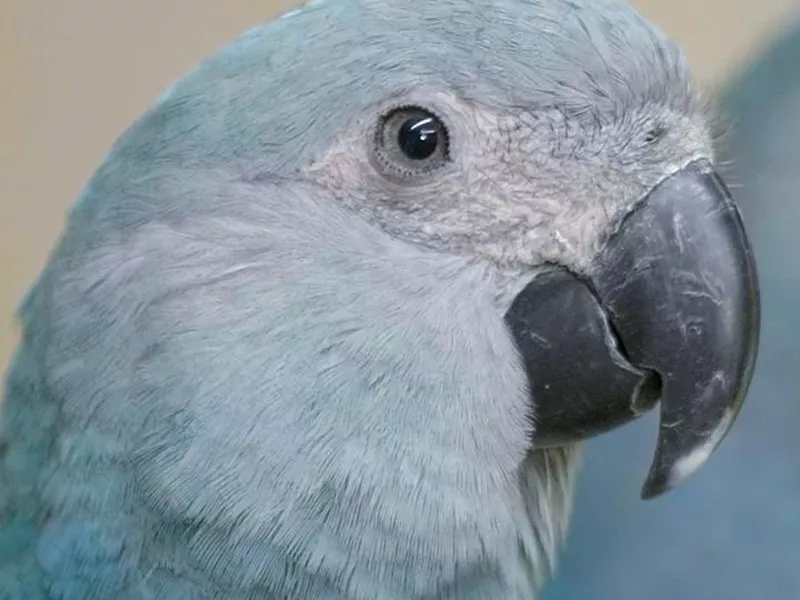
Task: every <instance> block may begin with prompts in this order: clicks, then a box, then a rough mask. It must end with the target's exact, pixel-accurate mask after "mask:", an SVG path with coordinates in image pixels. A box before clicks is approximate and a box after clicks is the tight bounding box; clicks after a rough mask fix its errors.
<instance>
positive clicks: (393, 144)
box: [375, 105, 450, 178]
mask: <svg viewBox="0 0 800 600" xmlns="http://www.w3.org/2000/svg"><path fill="white" fill-rule="evenodd" d="M375 156H376V158H377V162H378V165H379V166H380V167H381V169H382V170H384V171H387V173H388V174H390V175H394V176H400V177H403V178H408V177H414V176H420V175H424V174H428V173H431V172H433V171H435V170H437V169H439V168H441V167H442V166H444V165H445V164H446V163H447V162H448V161H449V159H450V136H449V132H448V129H447V126H446V125H445V124H444V122H443V121H442V119H440V118H439V116H438V115H436V114H435V113H434V112H433V111H431V110H429V109H427V108H423V107H420V106H414V105H406V106H400V107H396V108H394V109H392V110H391V111H389V112H388V113H386V114H385V115H384V116H382V117H381V119H380V121H379V123H378V126H377V129H376V133H375Z"/></svg>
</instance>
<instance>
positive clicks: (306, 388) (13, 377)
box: [0, 0, 760, 600]
mask: <svg viewBox="0 0 800 600" xmlns="http://www.w3.org/2000/svg"><path fill="white" fill-rule="evenodd" d="M710 113H711V109H710V107H709V102H708V100H707V98H705V96H704V95H703V93H702V91H701V90H700V89H699V86H698V85H697V84H696V83H695V82H694V80H693V77H692V71H691V68H690V65H689V63H688V60H687V59H686V57H685V55H684V53H683V51H682V50H681V48H680V47H679V45H678V44H677V43H676V42H674V41H673V40H672V39H671V38H669V37H668V36H667V35H666V34H664V33H662V32H661V30H660V29H659V28H658V27H657V26H655V25H654V24H652V23H651V22H650V21H648V20H647V19H646V18H645V17H643V16H642V15H641V14H640V13H639V12H638V11H636V10H635V9H634V8H633V7H631V6H630V5H629V4H627V3H625V2H622V1H620V0H491V1H490V0H458V1H456V0H413V1H412V0H380V1H379V0H315V1H311V2H308V3H307V4H305V5H302V6H300V7H298V8H296V9H294V10H292V11H290V12H287V13H284V14H283V15H282V16H280V17H278V18H275V19H273V20H271V21H269V22H267V23H264V24H262V25H259V26H257V27H255V28H253V29H251V30H249V31H246V32H244V33H242V34H241V35H240V36H239V37H238V38H237V39H235V40H233V41H231V42H230V43H228V44H227V45H225V46H223V47H222V48H220V49H219V50H218V51H217V52H216V53H214V54H212V55H210V56H208V57H207V58H205V59H204V60H202V61H201V62H200V63H199V64H198V65H197V66H196V67H195V68H194V70H192V71H190V72H189V73H188V74H186V75H185V76H183V77H181V78H180V79H178V80H177V81H176V82H174V83H173V84H172V85H171V86H170V87H169V88H168V89H167V90H166V91H165V92H164V93H163V94H162V95H160V96H159V97H158V98H156V99H155V100H154V102H153V103H152V105H151V106H150V107H148V108H147V109H146V110H145V111H144V113H143V114H142V115H141V116H140V117H139V118H138V119H137V120H136V121H135V122H134V123H133V124H132V125H131V126H130V127H129V128H128V129H127V130H125V131H124V132H123V133H122V134H121V135H120V137H119V138H118V139H117V140H116V141H115V142H114V143H113V144H112V146H111V148H110V150H109V151H108V154H107V155H106V157H105V158H104V159H103V160H102V161H101V163H100V165H99V166H98V167H97V170H96V171H95V172H94V173H93V174H92V176H91V177H90V179H89V180H88V182H87V183H86V184H85V187H84V189H83V190H82V191H81V192H80V194H79V197H78V199H77V200H76V202H75V204H74V205H73V207H72V208H71V210H70V211H69V214H68V216H67V221H66V224H65V226H64V230H63V232H62V233H61V236H60V238H59V240H58V241H57V243H56V244H55V248H54V249H53V250H52V253H51V255H50V257H49V259H48V261H47V263H46V265H45V266H44V268H43V270H42V271H41V273H40V274H39V276H38V278H37V279H36V281H35V282H34V283H33V285H32V287H31V289H30V291H29V292H28V293H27V295H26V296H25V297H24V298H23V300H22V302H21V305H20V309H19V322H20V331H21V335H20V341H19V345H18V348H17V350H16V352H15V355H14V357H13V359H12V363H11V366H10V367H9V370H8V372H7V374H6V384H5V386H6V387H5V398H6V399H5V402H4V406H3V413H2V426H1V427H0V438H1V441H0V445H1V446H2V451H1V452H0V454H2V458H0V598H2V599H3V600H9V599H12V600H18V599H23V598H24V599H25V600H37V599H58V600H95V599H98V600H100V599H103V600H105V599H119V600H145V599H153V600H155V599H159V600H166V599H169V600H182V599H192V600H211V599H220V600H222V599H224V600H253V599H256V598H257V599H260V600H263V599H265V598H266V599H300V600H302V599H314V600H367V599H370V600H373V599H381V600H383V599H386V600H391V599H400V598H402V599H415V600H434V599H441V600H448V599H451V600H454V599H459V600H472V599H480V598H491V599H493V600H516V599H520V600H531V599H532V598H535V597H536V595H537V594H539V593H540V590H541V589H542V588H543V586H544V585H545V583H546V582H547V581H548V579H550V578H552V576H553V574H554V573H555V570H556V568H557V564H558V556H559V553H560V552H561V550H562V548H563V546H564V544H565V539H566V535H567V532H568V530H569V521H570V517H571V511H572V497H573V494H574V491H575V487H576V483H577V478H578V473H579V471H580V463H581V454H582V452H581V448H582V445H583V443H584V442H585V441H586V440H588V439H590V438H592V437H595V436H597V435H601V434H605V433H608V432H610V431H612V430H614V429H617V428H619V427H621V426H623V425H625V424H627V423H630V422H632V421H634V420H636V419H638V418H639V417H641V416H642V415H644V414H646V413H648V412H650V411H652V410H654V409H655V408H656V407H658V414H659V415H660V422H659V430H658V435H657V440H656V444H655V450H654V455H653V457H652V462H651V467H650V471H649V473H648V474H647V477H646V479H645V482H644V485H643V487H642V492H641V496H642V497H643V498H645V499H647V498H654V497H657V496H659V495H661V494H664V493H666V492H667V491H668V490H670V489H672V488H674V487H676V486H678V485H679V484H680V483H681V482H683V481H684V480H686V479H687V478H688V477H690V476H691V475H692V474H693V473H695V472H696V471H697V470H698V469H699V468H700V467H701V465H703V464H704V463H705V462H706V461H707V460H708V459H709V457H710V456H711V455H712V453H714V451H715V449H716V448H717V447H718V446H719V444H720V442H721V441H722V440H723V438H724V437H725V436H726V434H727V432H728V431H729V430H730V428H731V426H732V425H733V423H734V420H735V418H736V416H737V414H738V412H739V410H740V408H741V406H742V404H743V402H744V400H745V398H746V396H747V391H748V387H749V383H750V380H751V378H752V373H753V368H754V365H755V360H756V356H757V350H758V337H759V329H760V292H759V284H758V276H757V271H756V263H755V258H754V255H753V251H752V248H751V246H750V242H749V241H748V235H747V232H746V230H745V228H744V226H743V224H742V220H741V217H740V215H739V212H738V209H737V207H736V204H735V201H734V199H733V197H732V195H731V192H730V191H729V188H728V187H727V185H726V183H725V181H724V180H723V178H722V177H721V175H720V174H719V170H718V169H717V168H716V167H715V163H716V157H715V152H714V146H713V128H712V126H711V122H712V116H711V114H710Z"/></svg>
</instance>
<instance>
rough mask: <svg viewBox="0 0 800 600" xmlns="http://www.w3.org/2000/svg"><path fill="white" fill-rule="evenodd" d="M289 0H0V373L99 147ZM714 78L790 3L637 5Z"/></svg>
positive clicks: (648, 0) (669, 0)
mask: <svg viewBox="0 0 800 600" xmlns="http://www.w3.org/2000/svg"><path fill="white" fill-rule="evenodd" d="M291 4H293V2H291V1H289V0H282V1H281V0H124V1H123V0H69V1H64V0H0V81H2V88H3V93H2V94H0V369H2V367H3V365H5V364H6V362H7V359H8V357H9V355H10V352H11V349H12V347H13V343H14V339H15V335H16V332H15V328H14V325H13V321H12V313H13V310H14V307H15V306H16V304H17V302H18V301H19V299H20V297H21V296H22V294H23V293H24V291H25V289H26V288H27V286H28V285H29V284H30V282H31V281H32V279H33V277H35V275H36V273H37V271H38V270H39V269H40V268H41V266H42V264H43V262H44V260H45V259H46V256H47V253H48V251H49V249H50V247H51V246H52V244H53V242H54V240H55V238H56V237H57V235H58V232H59V229H60V228H61V224H62V219H63V215H64V212H65V211H66V209H67V207H68V206H69V205H70V204H71V203H72V202H73V200H74V198H75V196H76V194H77V193H78V192H79V190H80V187H81V186H82V184H83V182H84V181H85V180H86V179H87V178H88V177H89V176H90V175H91V173H92V171H93V169H94V168H95V167H96V165H97V163H98V162H99V161H100V159H101V158H102V156H103V154H104V152H105V150H106V149H107V148H108V146H109V145H110V144H111V142H112V141H113V140H114V138H115V137H116V136H117V135H119V133H120V132H121V131H122V130H123V129H124V128H125V127H126V126H127V125H128V124H129V123H130V122H131V121H132V120H133V119H134V118H135V117H136V116H137V115H138V114H139V113H140V112H141V111H142V110H143V109H144V108H145V107H146V106H147V104H148V103H149V102H150V101H151V100H152V99H153V98H154V97H155V96H156V95H157V94H158V93H159V92H160V91H161V90H162V89H163V88H164V87H165V86H166V85H167V84H168V83H169V82H170V81H171V80H172V79H174V78H175V77H177V76H179V75H181V74H182V73H183V72H184V71H186V70H187V69H188V68H190V67H191V66H192V65H193V64H194V63H195V62H196V61H197V60H199V59H200V58H202V57H203V56H204V55H206V54H208V53H210V52H212V51H213V50H214V49H215V48H217V47H218V46H219V45H220V44H222V43H224V42H226V41H228V40H230V39H231V38H232V37H234V36H235V35H237V34H238V33H239V32H240V31H242V30H244V29H246V28H248V27H250V26H252V25H253V24H255V23H257V22H259V21H261V20H263V19H265V18H268V17H270V16H271V15H273V14H275V13H276V12H277V11H279V10H281V9H283V8H284V7H287V6H289V5H291ZM634 4H637V5H638V6H639V7H641V8H642V9H643V11H644V12H645V13H646V14H648V15H649V16H651V17H652V18H653V19H655V20H657V21H658V22H659V23H661V25H662V26H663V27H664V28H665V29H666V30H667V31H669V32H670V33H672V34H673V35H674V36H675V37H677V38H678V39H680V40H681V41H682V42H683V44H684V46H685V48H686V50H687V52H688V53H689V55H690V57H691V59H692V61H693V63H694V65H695V68H696V69H697V71H698V73H699V75H700V77H702V78H703V79H704V80H705V81H707V82H708V84H709V85H715V84H717V83H718V82H720V81H722V80H723V79H724V77H725V76H726V75H727V74H728V73H729V72H730V71H731V70H732V69H734V68H735V67H736V65H737V64H739V63H741V61H742V60H743V59H745V58H746V57H747V55H748V54H749V53H751V52H752V51H753V50H754V49H755V48H758V46H759V45H761V44H763V43H764V40H765V39H766V38H767V37H768V36H769V35H770V34H772V32H774V31H775V29H776V27H780V26H781V25H782V23H784V22H785V21H786V20H787V18H786V17H787V15H788V14H789V13H790V12H794V11H797V10H798V5H800V0H758V1H756V0H639V1H638V2H634Z"/></svg>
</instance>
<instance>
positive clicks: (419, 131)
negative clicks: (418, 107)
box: [397, 115, 439, 160]
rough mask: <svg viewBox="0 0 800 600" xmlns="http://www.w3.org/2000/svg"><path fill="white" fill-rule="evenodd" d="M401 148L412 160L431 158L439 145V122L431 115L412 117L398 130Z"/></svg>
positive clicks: (398, 140)
mask: <svg viewBox="0 0 800 600" xmlns="http://www.w3.org/2000/svg"><path fill="white" fill-rule="evenodd" d="M397 142H398V144H400V150H401V151H402V152H403V154H405V155H406V156H407V157H408V158H410V159H412V160H424V159H426V158H429V157H430V156H431V155H432V154H433V153H434V152H436V148H437V147H438V146H439V123H438V121H437V120H436V119H435V118H434V117H432V116H430V115H417V116H413V117H410V118H408V119H406V120H405V122H404V123H403V124H402V125H401V126H400V130H399V131H398V132H397Z"/></svg>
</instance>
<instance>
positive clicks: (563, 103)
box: [162, 0, 759, 497]
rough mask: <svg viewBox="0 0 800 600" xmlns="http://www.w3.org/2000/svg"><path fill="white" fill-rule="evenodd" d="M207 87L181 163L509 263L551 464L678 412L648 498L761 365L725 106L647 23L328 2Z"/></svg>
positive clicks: (660, 447) (723, 428) (725, 418)
mask: <svg viewBox="0 0 800 600" xmlns="http://www.w3.org/2000/svg"><path fill="white" fill-rule="evenodd" d="M298 45H300V46H302V50H298ZM201 72H203V73H204V74H205V76H204V77H194V78H191V77H190V78H188V79H187V80H185V81H184V82H182V83H179V84H178V85H177V86H176V87H175V88H174V89H173V90H172V91H171V93H170V94H169V95H168V96H167V98H166V99H165V100H164V104H165V105H166V106H167V107H171V109H172V110H173V111H176V112H179V113H180V112H181V111H188V110H189V107H191V108H193V109H195V110H197V109H198V108H200V109H202V110H203V111H205V112H206V113H207V117H208V118H207V119H206V121H205V122H204V123H197V122H196V121H194V120H193V121H191V125H192V129H186V130H184V131H181V134H182V135H183V136H184V139H183V140H179V141H178V143H176V137H175V131H172V130H170V131H169V135H170V136H171V138H170V140H169V143H165V144H164V147H165V149H166V150H165V151H166V152H183V153H187V152H188V153H195V154H197V152H196V150H194V149H192V150H188V151H187V148H186V146H185V145H186V144H193V143H197V144H199V143H201V141H202V143H203V144H205V145H206V146H205V147H204V149H203V153H202V154H203V156H205V158H207V159H208V158H211V157H212V156H213V155H215V154H218V155H220V156H222V157H224V158H226V159H227V158H229V157H230V156H236V157H237V158H238V159H240V160H241V162H242V164H243V165H247V167H243V169H245V170H247V169H249V170H250V171H251V172H252V173H253V175H254V176H255V177H257V176H258V174H259V173H261V172H267V173H270V174H273V175H274V174H275V173H278V174H282V175H285V176H298V175H299V176H301V177H303V178H305V179H308V180H310V181H313V182H315V183H318V184H320V185H322V186H324V187H325V188H326V189H329V190H333V193H334V195H335V196H336V198H337V200H338V201H339V202H340V203H341V204H342V205H343V206H345V207H346V208H347V209H350V210H352V211H354V212H355V213H357V214H358V215H360V216H361V217H363V218H364V219H366V220H367V221H368V222H369V223H371V224H372V225H373V226H375V227H378V228H381V229H382V230H384V231H385V232H387V233H388V234H389V235H391V236H392V237H394V238H395V239H398V240H401V241H403V242H406V243H408V244H411V245H414V246H416V247H420V248H424V249H425V250H426V251H432V252H437V253H441V254H442V255H446V256H450V255H462V256H469V257H472V258H474V260H475V261H477V262H485V263H488V264H491V265H493V266H494V267H495V268H496V270H497V272H498V273H499V274H501V275H500V276H499V277H498V284H497V294H498V302H499V303H500V305H501V306H502V307H503V309H504V310H505V311H506V312H505V320H506V323H507V325H508V327H509V329H510V331H511V332H512V334H513V337H514V339H515V341H516V343H517V346H518V348H519V352H520V358H521V360H522V361H523V363H524V366H525V370H526V372H527V374H528V378H529V385H530V388H531V397H532V406H531V414H532V418H533V420H534V423H535V428H534V434H533V445H534V447H539V448H546V447H552V446H559V445H564V444H569V443H572V442H576V441H580V440H583V439H586V438H588V437H591V436H593V435H596V434H599V433H602V432H605V431H608V430H610V429H613V428H614V427H617V426H619V425H622V424H624V423H627V422H628V421H631V420H633V419H635V418H636V417H638V416H640V415H642V414H644V413H645V412H647V411H648V410H650V409H652V408H654V407H655V406H656V405H657V404H660V411H661V425H660V430H659V438H658V442H657V447H656V453H655V458H654V460H653V463H652V466H651V469H650V473H649V476H648V479H647V481H646V484H645V487H644V489H643V496H644V497H653V496H656V495H658V494H660V493H662V492H664V491H666V490H667V489H670V488H671V487H673V486H674V485H676V484H677V483H679V482H680V481H682V480H683V479H684V478H686V477H687V476H688V475H690V474H691V473H693V472H694V471H695V470H696V469H697V468H698V467H699V466H700V465H701V464H702V463H704V462H705V460H706V459H707V458H708V457H709V455H710V454H711V452H712V451H713V450H714V449H715V448H716V446H717V445H718V444H719V442H720V441H721V440H722V438H723V437H724V435H725V434H726V432H727V431H728V430H729V428H730V427H731V425H732V423H733V421H734V419H735V417H736V415H737V413H738V411H739V409H740V407H741V404H742V402H743V399H744V397H745V394H746V392H747V388H748V385H749V382H750V379H751V375H752V371H753V365H754V361H755V356H756V348H757V342H758V327H759V293H758V283H757V276H756V270H755V264H754V259H753V255H752V252H751V249H750V246H749V243H748V240H747V236H746V234H745V232H744V229H743V226H742V222H741V220H740V217H739V214H738V212H737V209H736V207H735V206H734V204H733V201H732V198H731V195H730V193H729V191H728V189H727V187H726V186H725V184H724V183H723V181H722V179H721V178H720V177H719V176H718V175H717V174H716V172H715V170H714V163H715V157H714V150H713V147H712V146H713V134H712V130H711V125H710V121H711V118H710V114H709V110H708V103H707V102H706V101H705V100H704V98H703V97H702V94H701V93H700V91H699V90H697V89H696V87H695V85H694V83H693V81H692V77H691V72H690V68H689V65H688V64H687V61H686V59H685V57H684V55H683V54H682V52H681V50H680V49H679V47H678V46H677V45H676V44H675V43H673V42H672V41H671V40H670V39H668V38H667V37H666V36H665V35H664V34H662V33H661V32H660V31H659V30H657V29H656V28H655V27H654V26H653V25H652V24H650V23H649V22H647V21H646V20H645V19H644V18H643V17H641V16H640V15H639V14H638V13H637V12H636V11H635V10H634V9H633V8H631V7H630V6H628V5H627V4H625V3H621V2H616V1H613V0H594V1H591V2H589V1H584V0H499V1H492V2H489V1H487V0H473V1H470V2H455V1H441V0H437V1H422V0H420V1H418V2H415V3H411V2H407V1H402V0H390V1H388V2H385V1H380V2H378V1H372V0H359V1H341V0H339V1H337V0H321V1H316V2H311V3H309V4H307V5H306V6H304V7H302V8H300V9H297V10H295V11H293V12H292V13H289V14H287V15H285V16H284V17H283V18H282V19H280V20H279V21H277V22H275V23H273V24H272V26H271V28H270V29H267V30H262V29H256V30H253V31H251V32H248V33H247V34H245V35H244V36H243V37H242V38H241V39H240V40H239V41H238V43H236V44H234V45H232V46H231V47H229V48H228V49H226V50H224V51H222V52H221V53H220V54H218V55H217V56H215V57H213V58H212V59H210V60H209V61H207V62H206V63H205V64H204V65H203V67H202V68H201ZM209 85H213V86H214V89H212V90H208V89H205V90H203V93H202V94H201V93H200V89H199V88H198V87H197V86H204V87H206V88H207V87H208V86H209ZM198 103H202V106H198ZM275 107H278V109H276V108H275ZM162 110H163V108H162ZM231 115H236V116H235V118H231ZM181 147H182V148H181ZM287 149H288V150H287Z"/></svg>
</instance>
